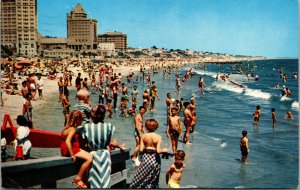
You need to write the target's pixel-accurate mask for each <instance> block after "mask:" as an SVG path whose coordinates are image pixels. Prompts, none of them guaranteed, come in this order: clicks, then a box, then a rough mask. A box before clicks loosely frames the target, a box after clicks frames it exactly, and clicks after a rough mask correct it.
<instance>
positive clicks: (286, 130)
mask: <svg viewBox="0 0 300 190" xmlns="http://www.w3.org/2000/svg"><path fill="white" fill-rule="evenodd" d="M190 68H193V71H194V73H195V76H194V77H193V78H191V79H190V80H189V81H188V83H187V85H186V86H184V85H183V84H182V89H181V91H179V92H176V91H175V74H176V73H178V74H180V78H181V79H182V76H183V75H184V73H185V72H186V70H188V69H190ZM238 68H242V69H243V70H253V73H254V75H256V74H258V75H259V80H258V81H255V80H253V79H252V78H251V79H250V80H247V79H246V74H248V73H244V74H240V73H238V72H237V70H238ZM279 69H283V72H284V73H286V74H288V75H289V78H288V79H287V82H286V83H283V82H282V79H281V78H280V74H279V71H278V70H279ZM293 72H298V60H263V61H249V62H247V61H245V62H242V64H237V65H233V64H222V65H220V64H206V65H205V67H203V66H201V65H192V64H191V65H188V66H184V67H180V68H179V70H173V71H172V74H171V76H170V77H168V78H164V77H163V74H162V72H161V71H160V72H158V73H152V77H151V80H154V81H156V84H157V89H158V94H159V96H160V100H158V99H157V98H156V105H155V109H156V110H155V111H154V112H151V111H148V112H147V113H146V114H145V115H144V119H147V118H154V119H156V120H158V122H159V124H160V126H159V128H158V130H157V133H159V134H161V135H162V137H163V143H162V146H163V147H167V148H169V150H171V146H170V139H168V138H167V137H166V133H165V131H166V119H167V115H166V104H165V100H166V93H168V92H170V93H171V94H172V98H176V99H179V98H181V97H183V98H184V100H185V101H190V98H191V96H192V95H193V96H194V97H195V100H196V104H197V113H196V114H197V125H196V131H195V133H193V134H192V135H191V141H192V144H191V145H185V144H182V143H180V142H179V145H178V149H181V150H184V151H185V152H186V158H185V160H184V163H185V164H186V168H185V169H184V171H183V175H182V179H181V185H182V187H189V188H194V187H197V188H296V187H297V186H298V183H299V182H298V179H299V149H298V144H299V132H298V129H299V125H298V123H299V117H298V115H299V114H298V112H299V102H298V79H296V78H294V77H293V76H292V73H293ZM226 73H231V74H230V80H233V81H235V82H237V83H239V84H242V85H244V86H245V88H240V87H237V86H235V85H233V84H232V83H229V82H224V81H222V80H221V79H219V80H218V81H216V80H215V77H216V75H217V74H219V75H223V74H226ZM136 74H138V75H139V76H140V77H139V79H141V76H142V75H141V73H136ZM200 76H201V77H203V78H204V80H205V83H206V86H205V90H204V94H200V93H199V89H198V81H199V77H200ZM133 78H134V79H135V77H133ZM122 81H124V82H125V77H123V78H122ZM277 82H279V83H280V86H281V87H282V85H285V86H286V87H288V88H289V89H291V91H292V96H291V97H288V98H281V90H280V89H281V88H280V89H275V88H274V86H275V85H276V83H277ZM134 84H136V85H137V86H138V90H139V104H138V106H140V105H141V104H142V99H141V97H142V93H143V91H144V90H145V89H146V88H148V87H149V85H147V84H146V83H145V82H143V81H139V82H133V84H131V88H129V92H130V91H131V89H132V86H133V85H134ZM70 89H72V90H71V95H70V97H69V99H70V101H71V102H72V105H75V103H76V100H75V98H74V97H75V93H76V90H75V89H74V87H72V88H70ZM57 96H58V95H57ZM57 96H56V95H55V96H54V95H53V100H54V102H53V103H51V104H49V105H47V106H46V107H43V108H41V109H40V110H36V113H38V114H41V115H39V116H35V115H34V118H37V117H39V118H40V119H39V120H38V121H36V123H37V126H39V127H38V128H40V129H44V130H50V131H55V132H60V131H61V130H62V128H63V120H64V117H63V114H62V109H61V105H60V103H58V102H57ZM90 100H91V101H92V102H93V103H96V102H97V101H98V95H97V94H91V95H90ZM119 101H120V100H118V105H119V103H120V102H119ZM256 105H260V106H261V118H260V121H259V125H258V126H257V127H255V126H253V115H252V114H253V111H254V110H255V107H256ZM138 106H137V107H138ZM271 108H275V109H276V113H277V124H276V127H275V128H272V114H271ZM45 110H46V111H45ZM287 111H292V113H293V116H294V119H293V120H285V119H284V117H285V114H286V112H287ZM119 113H120V112H119V110H115V111H114V115H113V119H106V121H108V122H111V123H112V124H113V125H114V126H115V127H116V130H115V134H114V135H115V137H117V138H118V140H119V142H121V143H123V142H124V143H126V146H127V147H129V148H131V154H132V153H133V149H134V147H135V140H134V136H133V131H134V124H133V118H132V117H128V118H126V117H121V118H120V117H119ZM43 114H44V115H43ZM180 116H182V113H180ZM36 120H37V119H36ZM182 121H183V119H182ZM243 130H247V131H248V138H249V148H250V153H249V156H248V161H249V163H248V164H242V163H241V161H240V157H241V153H240V149H239V141H240V138H241V132H242V131H243ZM32 154H33V155H35V156H36V157H45V156H53V155H59V154H60V152H59V149H49V151H44V150H43V149H37V148H34V149H33V151H32ZM173 162H174V160H173V159H168V160H166V159H162V169H161V175H160V187H161V188H166V187H167V184H166V183H165V173H166V171H167V169H168V168H169V167H170V165H171V164H172V163H173ZM127 166H128V167H129V168H130V178H129V179H128V183H129V182H130V180H131V179H132V177H133V175H134V173H135V172H136V170H137V167H136V166H135V165H134V164H133V162H131V161H130V160H129V161H128V162H127ZM60 184H61V185H59V186H60V187H65V188H68V187H70V186H71V181H70V180H62V182H60Z"/></svg>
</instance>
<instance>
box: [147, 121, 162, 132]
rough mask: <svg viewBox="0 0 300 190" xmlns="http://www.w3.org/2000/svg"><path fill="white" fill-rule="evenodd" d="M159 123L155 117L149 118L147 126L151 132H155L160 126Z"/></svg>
mask: <svg viewBox="0 0 300 190" xmlns="http://www.w3.org/2000/svg"><path fill="white" fill-rule="evenodd" d="M158 126H159V124H158V122H157V121H156V120H155V119H147V120H146V123H145V127H146V129H147V130H148V131H149V132H154V131H156V129H157V128H158Z"/></svg>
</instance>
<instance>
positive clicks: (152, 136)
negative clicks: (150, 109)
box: [129, 119, 169, 189]
mask: <svg viewBox="0 0 300 190" xmlns="http://www.w3.org/2000/svg"><path fill="white" fill-rule="evenodd" d="M158 126H159V124H158V122H157V121H156V120H155V119H148V120H146V124H145V127H146V129H147V130H148V133H144V134H142V136H141V142H140V151H141V152H144V153H143V161H142V163H141V165H140V166H139V168H138V170H137V172H136V173H135V175H134V177H133V179H132V181H131V183H130V186H129V188H151V189H157V188H159V186H158V185H159V175H160V169H161V160H160V156H159V154H161V153H168V152H169V150H168V149H166V148H161V142H162V137H161V135H159V134H157V133H155V131H156V129H157V128H158Z"/></svg>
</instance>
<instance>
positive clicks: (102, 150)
mask: <svg viewBox="0 0 300 190" xmlns="http://www.w3.org/2000/svg"><path fill="white" fill-rule="evenodd" d="M114 130H115V127H114V126H113V125H112V124H111V123H97V124H94V123H90V124H85V125H84V126H83V127H81V128H80V132H81V134H82V137H83V138H84V139H85V141H86V142H87V145H88V147H89V149H90V150H93V151H91V154H93V162H92V166H91V169H90V172H89V178H88V181H89V183H90V187H91V188H110V174H111V157H110V152H109V151H108V150H107V146H108V145H109V142H110V140H111V138H112V135H113V132H114Z"/></svg>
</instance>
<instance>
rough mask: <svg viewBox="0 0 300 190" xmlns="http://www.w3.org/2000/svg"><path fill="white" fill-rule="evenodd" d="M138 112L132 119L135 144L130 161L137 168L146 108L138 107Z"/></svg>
mask: <svg viewBox="0 0 300 190" xmlns="http://www.w3.org/2000/svg"><path fill="white" fill-rule="evenodd" d="M139 110H140V112H139V113H138V114H137V115H136V116H135V117H134V127H135V129H134V138H135V142H136V147H135V149H134V151H133V156H132V161H133V162H135V164H136V165H137V166H139V165H140V161H139V159H138V153H139V149H140V143H141V136H142V134H143V133H144V129H143V115H144V113H145V112H146V108H145V107H144V106H140V107H139Z"/></svg>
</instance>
